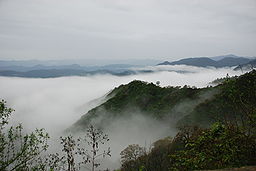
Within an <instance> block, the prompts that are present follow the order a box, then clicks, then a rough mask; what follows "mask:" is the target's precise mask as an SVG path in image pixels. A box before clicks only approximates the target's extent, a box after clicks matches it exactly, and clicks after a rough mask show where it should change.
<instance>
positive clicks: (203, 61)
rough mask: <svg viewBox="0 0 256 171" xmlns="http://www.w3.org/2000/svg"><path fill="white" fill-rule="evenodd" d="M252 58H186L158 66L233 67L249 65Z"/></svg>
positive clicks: (226, 56) (227, 56)
mask: <svg viewBox="0 0 256 171" xmlns="http://www.w3.org/2000/svg"><path fill="white" fill-rule="evenodd" d="M251 60H252V59H250V58H245V57H239V56H235V55H225V56H216V57H196V58H185V59H181V60H178V61H174V62H168V61H165V62H163V63H159V64H158V65H190V66H197V67H209V66H211V67H216V68H221V67H232V66H238V65H243V64H247V63H249V62H250V61H251Z"/></svg>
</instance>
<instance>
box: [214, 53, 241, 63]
mask: <svg viewBox="0 0 256 171" xmlns="http://www.w3.org/2000/svg"><path fill="white" fill-rule="evenodd" d="M240 57H241V56H236V55H233V54H228V55H221V56H213V57H210V58H211V59H213V60H215V61H219V60H221V59H224V58H240Z"/></svg>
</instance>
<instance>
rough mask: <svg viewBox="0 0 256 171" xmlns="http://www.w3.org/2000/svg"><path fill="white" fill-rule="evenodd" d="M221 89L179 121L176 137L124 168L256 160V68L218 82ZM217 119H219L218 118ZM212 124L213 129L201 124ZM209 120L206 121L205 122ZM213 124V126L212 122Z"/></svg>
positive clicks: (175, 167) (179, 167)
mask: <svg viewBox="0 0 256 171" xmlns="http://www.w3.org/2000/svg"><path fill="white" fill-rule="evenodd" d="M218 88H219V89H220V93H218V94H216V95H215V96H214V97H213V98H211V99H210V100H206V101H205V102H203V103H200V104H199V105H197V106H196V107H195V109H194V110H193V111H192V112H191V113H190V114H189V115H187V116H186V117H184V118H183V119H182V120H180V121H179V123H178V125H179V126H180V131H179V132H178V133H177V135H176V136H175V137H174V138H173V139H170V138H166V139H162V140H159V141H157V142H155V143H154V144H153V148H152V149H151V150H150V151H149V152H147V153H145V154H144V155H141V156H140V157H139V158H138V159H136V160H130V161H129V162H126V163H123V164H122V170H124V171H126V170H127V171H128V170H129V171H133V170H134V171H135V170H139V169H140V170H147V171H153V170H163V171H164V170H199V169H220V168H231V167H240V166H246V165H256V71H251V72H250V73H246V74H244V75H242V76H240V77H237V78H234V79H227V80H226V81H225V82H223V84H221V85H219V86H218ZM211 117H212V118H215V119H212V120H211V122H212V123H213V122H214V120H218V122H215V123H213V124H211V122H210V118H211ZM197 123H199V126H200V125H201V126H202V125H204V126H206V125H208V128H202V127H198V124H197ZM202 123H204V124H202ZM210 124H211V126H210V127H209V125H210Z"/></svg>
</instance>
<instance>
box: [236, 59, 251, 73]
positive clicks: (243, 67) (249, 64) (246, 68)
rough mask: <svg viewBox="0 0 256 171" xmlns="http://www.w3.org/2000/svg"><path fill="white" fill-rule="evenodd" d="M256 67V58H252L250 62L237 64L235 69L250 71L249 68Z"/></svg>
mask: <svg viewBox="0 0 256 171" xmlns="http://www.w3.org/2000/svg"><path fill="white" fill-rule="evenodd" d="M254 68H256V59H254V60H251V61H250V62H248V63H246V64H242V65H239V66H237V67H236V68H235V69H234V70H235V71H237V70H242V71H248V70H252V69H254Z"/></svg>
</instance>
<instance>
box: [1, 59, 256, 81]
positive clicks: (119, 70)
mask: <svg viewBox="0 0 256 171" xmlns="http://www.w3.org/2000/svg"><path fill="white" fill-rule="evenodd" d="M55 62H56V61H48V62H47V61H37V60H31V61H3V60H2V61H1V60H0V76H6V77H28V78H54V77H64V76H86V75H95V74H110V75H116V76H126V75H134V74H139V73H152V72H157V71H163V70H161V69H160V70H157V71H156V70H154V69H150V68H147V69H145V68H139V67H141V66H139V65H131V64H110V65H103V66H87V65H86V66H82V65H81V64H80V63H79V64H80V65H78V64H66V63H64V62H65V61H64V62H60V63H55ZM158 65H190V66H197V67H208V66H211V67H216V68H220V67H233V66H238V67H237V68H235V70H240V69H242V70H249V69H251V68H253V67H256V59H255V60H253V59H252V58H246V57H239V56H235V55H225V56H216V57H196V58H185V59H181V60H179V61H174V62H168V61H165V62H163V63H159V64H158ZM142 67H143V66H142ZM164 71H169V72H179V73H184V72H187V71H183V70H175V69H170V70H168V69H164Z"/></svg>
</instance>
